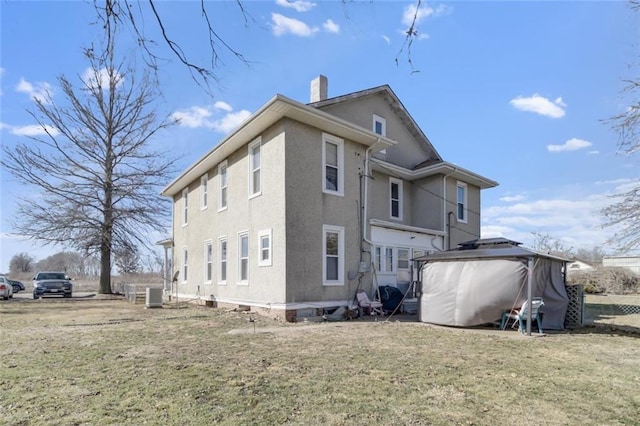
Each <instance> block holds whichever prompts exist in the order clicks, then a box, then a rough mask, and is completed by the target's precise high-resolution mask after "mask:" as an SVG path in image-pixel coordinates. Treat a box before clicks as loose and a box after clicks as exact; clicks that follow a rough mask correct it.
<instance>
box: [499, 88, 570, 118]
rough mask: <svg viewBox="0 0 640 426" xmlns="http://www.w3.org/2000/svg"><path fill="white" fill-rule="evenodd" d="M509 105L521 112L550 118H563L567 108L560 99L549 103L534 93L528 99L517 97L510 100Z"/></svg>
mask: <svg viewBox="0 0 640 426" xmlns="http://www.w3.org/2000/svg"><path fill="white" fill-rule="evenodd" d="M509 104H511V105H512V106H513V107H514V108H516V109H519V110H521V111H529V112H535V113H536V114H540V115H544V116H545V117H551V118H561V117H564V114H565V110H564V108H566V107H567V104H565V103H564V102H563V101H562V98H557V99H556V100H555V101H551V100H549V99H547V98H545V97H543V96H540V95H539V94H537V93H534V94H533V96H530V97H528V98H527V97H523V96H518V97H516V98H513V99H511V100H510V101H509Z"/></svg>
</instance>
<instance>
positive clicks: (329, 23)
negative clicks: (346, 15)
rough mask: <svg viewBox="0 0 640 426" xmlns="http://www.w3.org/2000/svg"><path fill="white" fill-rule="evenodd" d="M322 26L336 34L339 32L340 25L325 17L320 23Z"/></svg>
mask: <svg viewBox="0 0 640 426" xmlns="http://www.w3.org/2000/svg"><path fill="white" fill-rule="evenodd" d="M322 28H324V29H325V31H327V32H329V33H335V34H337V33H339V32H340V25H338V24H336V23H335V22H333V21H332V20H331V19H327V20H326V22H325V23H324V24H322Z"/></svg>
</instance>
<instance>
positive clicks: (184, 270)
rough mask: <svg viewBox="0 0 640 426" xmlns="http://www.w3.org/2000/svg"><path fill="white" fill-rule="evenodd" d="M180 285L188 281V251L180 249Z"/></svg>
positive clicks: (184, 248) (183, 248)
mask: <svg viewBox="0 0 640 426" xmlns="http://www.w3.org/2000/svg"><path fill="white" fill-rule="evenodd" d="M181 269H182V284H186V283H187V280H188V279H189V249H188V248H187V247H186V246H185V247H182V268H181Z"/></svg>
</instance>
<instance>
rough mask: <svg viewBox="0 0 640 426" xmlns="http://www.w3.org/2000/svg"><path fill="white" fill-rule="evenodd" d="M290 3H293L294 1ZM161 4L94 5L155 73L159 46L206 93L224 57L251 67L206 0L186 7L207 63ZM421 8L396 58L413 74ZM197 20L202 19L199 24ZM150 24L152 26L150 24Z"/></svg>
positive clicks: (242, 10)
mask: <svg viewBox="0 0 640 426" xmlns="http://www.w3.org/2000/svg"><path fill="white" fill-rule="evenodd" d="M287 1H289V2H294V0H287ZM341 1H342V3H343V4H344V5H348V4H349V3H351V2H352V0H341ZM158 3H159V2H157V1H156V0H138V1H135V0H134V1H125V0H106V1H99V0H94V2H93V4H94V8H95V10H96V13H97V15H98V19H99V21H101V23H102V22H110V23H112V25H125V26H127V27H129V29H130V31H131V32H132V33H133V35H134V36H135V38H136V39H137V41H138V46H139V47H140V51H141V53H142V56H143V58H144V60H145V62H146V64H147V65H148V66H149V67H150V68H151V69H153V70H157V69H158V65H159V63H160V61H161V53H160V52H159V50H158V49H159V46H160V45H163V46H165V47H166V48H167V49H169V52H170V55H171V56H173V57H174V58H176V59H177V60H178V61H179V62H180V63H182V64H183V65H184V66H185V67H186V68H187V70H188V71H189V73H190V74H191V77H192V78H193V79H194V80H195V81H196V82H197V83H198V84H199V85H200V86H201V87H203V88H204V89H206V90H208V89H209V88H210V84H211V82H217V81H218V78H217V73H216V70H217V68H218V66H220V65H221V64H222V61H221V57H222V56H223V55H225V54H230V55H231V56H232V57H233V58H235V59H237V60H239V61H240V62H241V63H243V64H245V65H249V63H250V61H249V60H247V59H246V58H245V57H244V56H243V55H242V53H240V52H239V51H237V50H236V49H235V48H233V47H232V46H231V44H229V43H228V39H229V38H230V37H226V36H224V35H222V34H220V33H219V32H218V31H217V30H216V28H215V25H214V24H213V21H212V19H211V16H212V15H211V13H210V5H207V2H206V1H205V0H200V1H199V2H192V3H189V4H185V5H184V7H190V6H195V8H194V19H193V27H194V28H198V27H201V28H203V29H204V30H205V31H206V33H207V36H208V40H206V41H207V43H208V45H209V52H210V55H209V61H208V63H207V64H205V63H200V62H195V61H193V60H192V58H191V56H190V55H189V54H188V53H187V51H186V48H185V46H182V45H181V44H180V43H179V42H178V41H177V39H176V38H175V35H176V34H174V33H172V32H171V30H170V29H169V28H168V26H167V25H165V24H166V20H165V18H166V16H163V15H162V13H161V12H160V10H159V9H158V7H157V4H158ZM235 3H236V5H237V7H238V12H239V14H240V16H239V18H240V19H239V20H238V22H239V23H241V25H244V26H246V25H247V24H248V23H249V21H253V17H252V16H251V14H250V13H249V11H248V10H247V8H246V7H245V3H246V2H244V1H243V0H235ZM147 6H148V8H147ZM421 6H422V0H415V13H414V16H413V18H412V21H411V24H410V25H409V27H408V28H407V29H406V30H405V38H404V43H403V45H402V46H401V47H400V50H399V52H398V54H397V55H396V58H395V62H396V64H398V63H399V62H400V57H401V56H403V54H406V61H407V63H408V64H409V65H410V67H411V71H412V72H417V71H418V70H417V69H416V68H415V67H414V64H413V60H412V46H413V42H414V41H415V40H416V39H417V38H418V37H419V33H418V30H417V23H418V21H419V13H420V12H419V11H420V7H421ZM198 16H199V18H198ZM198 19H200V21H199V22H198ZM149 23H151V25H149ZM145 24H146V25H145ZM151 27H155V29H157V30H158V31H159V32H160V36H159V38H160V39H159V40H158V39H156V38H154V37H153V36H150V32H149V28H151Z"/></svg>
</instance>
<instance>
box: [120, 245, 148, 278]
mask: <svg viewBox="0 0 640 426" xmlns="http://www.w3.org/2000/svg"><path fill="white" fill-rule="evenodd" d="M114 255H115V256H114V258H115V264H116V268H117V269H118V273H119V274H120V275H135V274H137V273H139V272H142V268H141V266H140V253H139V251H138V249H137V247H135V246H123V247H118V248H117V249H116V250H115V251H114Z"/></svg>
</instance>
